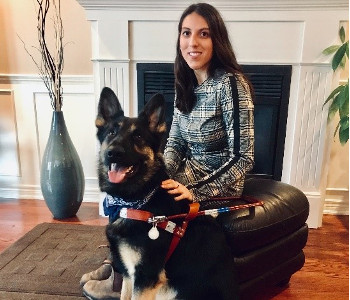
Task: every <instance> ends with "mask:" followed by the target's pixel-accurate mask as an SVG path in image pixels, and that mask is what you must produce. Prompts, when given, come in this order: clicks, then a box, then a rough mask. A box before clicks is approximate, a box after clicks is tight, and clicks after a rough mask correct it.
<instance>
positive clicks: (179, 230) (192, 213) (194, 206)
mask: <svg viewBox="0 0 350 300" xmlns="http://www.w3.org/2000/svg"><path fill="white" fill-rule="evenodd" d="M198 211H199V203H198V202H196V203H191V204H190V210H189V212H188V214H187V216H186V217H185V220H183V222H182V225H181V226H176V227H175V230H174V232H173V239H172V240H171V243H170V247H169V250H168V253H167V255H166V257H165V262H167V261H168V260H169V258H170V257H171V255H172V254H173V252H174V251H175V249H176V247H177V245H178V244H179V242H180V239H181V238H182V237H183V236H184V235H185V232H186V229H187V225H188V222H189V221H191V220H193V219H194V218H195V217H197V214H198ZM168 222H170V221H168ZM168 222H162V223H168ZM162 223H159V227H160V228H162V227H163V226H164V225H163V224H162ZM164 229H165V228H164Z"/></svg>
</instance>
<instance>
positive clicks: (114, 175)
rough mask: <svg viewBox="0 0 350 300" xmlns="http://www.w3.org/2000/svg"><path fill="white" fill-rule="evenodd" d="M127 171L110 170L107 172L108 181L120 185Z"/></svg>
mask: <svg viewBox="0 0 350 300" xmlns="http://www.w3.org/2000/svg"><path fill="white" fill-rule="evenodd" d="M126 170H127V169H118V170H115V171H114V170H112V171H108V178H109V181H110V182H112V183H120V182H122V181H123V180H124V178H125V174H126Z"/></svg>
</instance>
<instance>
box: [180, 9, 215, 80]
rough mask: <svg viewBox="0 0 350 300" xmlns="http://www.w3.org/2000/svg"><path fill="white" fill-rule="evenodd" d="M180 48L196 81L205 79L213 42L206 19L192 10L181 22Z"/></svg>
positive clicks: (211, 55)
mask: <svg viewBox="0 0 350 300" xmlns="http://www.w3.org/2000/svg"><path fill="white" fill-rule="evenodd" d="M180 50H181V54H182V56H183V58H184V60H185V61H186V62H187V64H188V66H189V67H190V68H191V69H192V70H194V73H195V75H196V77H197V80H198V83H199V84H200V83H202V82H203V81H204V80H206V79H207V76H208V75H207V71H208V67H209V63H210V60H211V58H212V57H213V42H212V39H211V36H210V31H209V26H208V23H207V21H206V20H205V19H204V18H203V17H202V16H200V15H199V14H197V13H195V12H193V13H191V14H189V15H188V16H186V17H185V18H184V20H183V22H182V29H181V33H180Z"/></svg>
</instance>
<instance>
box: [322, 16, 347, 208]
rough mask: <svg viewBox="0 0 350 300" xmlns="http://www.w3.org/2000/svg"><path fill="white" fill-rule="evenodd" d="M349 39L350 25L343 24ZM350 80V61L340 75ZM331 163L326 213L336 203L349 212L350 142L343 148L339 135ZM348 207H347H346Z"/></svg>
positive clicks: (331, 156) (333, 149) (342, 80)
mask: <svg viewBox="0 0 350 300" xmlns="http://www.w3.org/2000/svg"><path fill="white" fill-rule="evenodd" d="M342 25H343V26H344V28H345V32H346V34H347V37H346V39H349V23H348V22H344V23H343V24H342ZM348 78H349V61H348V62H347V64H346V67H345V69H344V70H342V71H341V73H340V80H341V82H343V83H345V82H346V81H347V80H348ZM338 121H339V118H338V116H337V117H335V119H334V121H333V122H332V124H330V128H331V129H333V128H335V126H336V124H337V123H338ZM330 143H331V150H330V161H329V169H328V177H327V191H326V203H325V212H331V211H332V210H333V209H334V208H335V207H334V206H335V205H336V204H335V203H339V206H341V207H340V209H339V210H341V211H344V212H345V211H349V142H348V143H347V144H346V145H345V146H342V145H341V144H340V142H339V138H338V135H337V136H336V137H335V138H334V139H331V140H330ZM346 206H347V207H346Z"/></svg>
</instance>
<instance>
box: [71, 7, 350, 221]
mask: <svg viewBox="0 0 350 300" xmlns="http://www.w3.org/2000/svg"><path fill="white" fill-rule="evenodd" d="M78 2H79V3H80V4H81V5H82V6H83V7H84V8H85V10H86V17H87V19H88V20H89V21H91V30H92V55H93V57H92V60H93V63H94V74H93V77H94V90H95V95H96V99H98V94H99V91H100V90H101V88H102V87H103V86H110V87H112V88H113V89H114V90H115V91H116V93H117V94H118V97H119V99H120V100H121V102H122V104H123V108H124V110H125V112H126V114H128V115H136V114H137V82H136V63H139V62H173V60H174V57H175V43H176V37H177V22H178V19H179V17H180V15H181V13H182V11H183V10H184V9H185V8H186V7H187V6H188V5H190V4H191V3H193V2H191V1H179V0H164V1H160V0H153V1H147V0H125V1H122V0H78ZM208 3H210V4H212V5H214V6H215V7H216V8H217V9H218V10H219V11H220V12H221V14H222V16H223V18H224V20H225V22H226V24H227V27H228V30H229V33H230V38H231V41H232V44H233V47H234V50H235V52H236V55H237V59H238V62H239V63H241V64H260V65H261V64H286V65H292V67H293V70H292V79H291V89H290V100H289V108H288V122H287V133H286V142H285V151H284V160H283V171H282V181H283V182H286V183H289V184H292V185H294V186H296V187H298V188H299V189H301V190H302V191H303V192H304V193H305V194H306V196H307V197H308V199H309V202H310V216H309V219H308V224H309V226H310V227H319V226H321V222H322V213H323V204H324V197H325V175H326V174H327V161H328V157H329V153H328V152H329V151H328V147H327V143H326V140H327V136H328V132H327V126H326V123H327V121H326V119H327V109H325V108H322V105H323V102H324V100H325V98H326V97H327V96H328V94H329V92H330V90H331V88H332V85H333V82H334V78H333V72H332V70H331V66H330V63H329V58H326V57H324V56H322V54H321V52H322V50H323V49H324V48H326V47H328V46H329V45H331V44H333V43H335V42H337V32H338V29H339V27H340V24H341V22H342V21H346V20H348V2H347V1H345V0H331V1H329V0H318V1H316V0H226V1H224V0H221V1H219V0H217V1H208Z"/></svg>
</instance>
